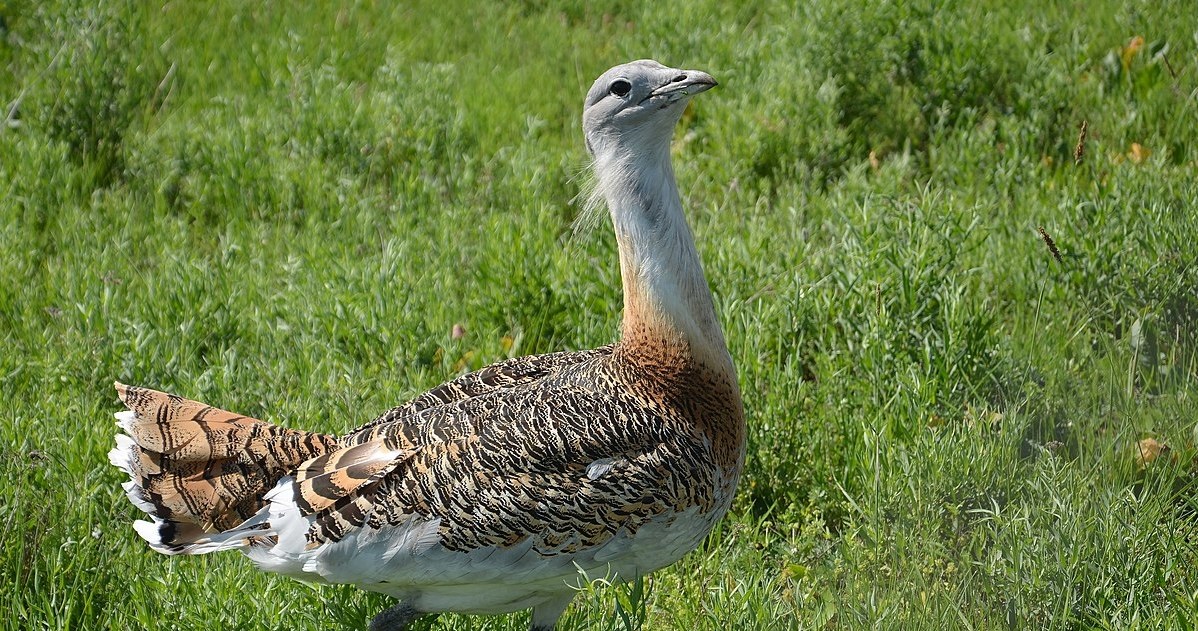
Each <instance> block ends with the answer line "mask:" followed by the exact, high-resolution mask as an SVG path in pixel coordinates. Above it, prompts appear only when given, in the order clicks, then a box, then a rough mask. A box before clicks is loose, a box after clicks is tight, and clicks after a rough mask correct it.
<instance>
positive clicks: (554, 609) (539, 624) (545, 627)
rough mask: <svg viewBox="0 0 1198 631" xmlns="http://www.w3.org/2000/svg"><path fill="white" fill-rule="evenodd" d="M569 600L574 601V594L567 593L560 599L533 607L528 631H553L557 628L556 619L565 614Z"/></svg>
mask: <svg viewBox="0 0 1198 631" xmlns="http://www.w3.org/2000/svg"><path fill="white" fill-rule="evenodd" d="M571 600H574V592H568V593H566V594H565V595H563V596H561V597H560V598H555V599H553V600H548V601H545V602H543V603H541V604H539V605H537V606H536V607H533V608H532V623H531V624H529V625H528V631H553V629H554V628H555V627H556V626H557V619H558V618H561V617H562V614H563V613H565V611H566V607H568V606H570V601H571Z"/></svg>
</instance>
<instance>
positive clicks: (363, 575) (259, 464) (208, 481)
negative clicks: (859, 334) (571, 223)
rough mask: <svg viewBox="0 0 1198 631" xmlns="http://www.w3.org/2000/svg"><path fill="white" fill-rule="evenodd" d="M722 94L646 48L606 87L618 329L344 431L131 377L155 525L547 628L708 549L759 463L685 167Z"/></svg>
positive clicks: (394, 612)
mask: <svg viewBox="0 0 1198 631" xmlns="http://www.w3.org/2000/svg"><path fill="white" fill-rule="evenodd" d="M714 85H716V82H715V80H714V79H712V78H711V76H710V75H708V74H706V73H703V72H699V71H695V70H677V69H674V68H667V67H665V66H663V65H661V64H659V63H657V62H655V61H648V60H642V61H634V62H632V63H628V64H624V65H621V66H616V67H615V68H612V69H611V70H608V71H607V72H605V73H603V75H602V76H601V77H599V79H598V80H597V81H595V84H594V85H593V86H592V87H591V90H590V92H589V93H588V94H587V97H586V103H585V108H584V112H583V117H582V122H583V130H584V133H585V136H586V146H587V150H588V151H589V152H590V154H591V157H592V158H593V159H594V170H595V175H596V176H597V186H596V191H595V195H596V196H597V199H602V200H605V201H606V202H607V206H608V208H609V210H610V211H611V217H612V222H613V224H614V225H615V230H616V239H617V241H618V243H619V253H620V271H621V274H622V277H623V285H624V287H623V289H624V323H623V332H622V335H621V337H620V340H619V341H618V342H616V343H615V344H612V345H609V346H605V347H603V348H598V349H595V350H589V351H578V352H562V353H553V354H549V355H538V356H532V357H521V358H518V359H510V360H506V361H502V362H499V363H497V364H494V365H491V366H488V367H486V368H483V369H482V370H479V371H477V372H473V373H470V374H467V375H463V376H461V377H459V378H457V379H454V380H453V381H450V382H448V383H446V384H443V385H441V386H438V387H436V388H434V389H432V390H430V391H428V392H426V393H424V394H422V395H420V396H419V397H416V398H415V399H413V400H412V401H410V402H408V403H406V404H404V405H401V406H399V407H397V408H395V409H392V410H390V411H388V412H386V413H385V414H383V415H382V416H380V417H378V418H376V419H375V420H373V421H371V422H369V423H367V424H366V425H363V426H362V427H360V428H358V429H356V430H354V431H352V432H350V433H349V434H346V435H345V436H343V437H341V438H337V437H335V436H330V435H324V434H316V433H312V432H305V431H300V430H292V429H284V428H282V427H278V426H274V425H271V424H268V423H264V422H262V421H259V420H255V419H252V418H247V417H244V416H238V415H236V414H232V413H230V412H225V411H223V410H219V409H216V408H213V407H210V406H207V405H204V404H202V403H197V402H194V401H189V400H186V399H182V398H180V397H177V396H174V395H168V394H164V393H161V392H157V391H154V390H149V389H145V388H137V387H133V386H125V385H122V384H119V383H118V384H117V385H116V389H117V393H118V394H119V395H120V398H121V400H122V401H124V403H125V405H126V406H128V408H129V409H128V410H127V411H125V412H121V413H119V414H117V415H116V416H117V419H118V420H119V423H118V425H119V426H120V428H121V429H122V430H124V432H125V433H122V434H118V435H117V445H116V447H115V448H114V449H113V450H112V452H111V453H110V454H109V458H110V460H111V461H112V463H113V464H114V465H116V466H118V467H120V468H121V469H123V470H124V471H125V472H127V473H128V474H129V476H130V478H131V480H130V481H129V482H127V483H125V485H124V486H125V490H126V491H127V494H128V496H129V499H130V500H131V501H132V502H133V503H134V504H135V505H136V506H137V507H138V508H140V509H141V510H143V511H145V512H146V513H148V514H149V515H150V518H151V520H152V521H139V522H136V523H135V524H134V527H135V528H136V530H137V532H138V534H140V535H141V536H142V537H143V538H145V539H146V541H148V542H149V543H150V546H151V547H153V548H154V549H155V550H157V551H159V552H163V553H166V554H201V553H206V552H215V551H218V550H232V549H236V550H241V551H242V553H244V554H245V555H246V556H248V557H249V558H250V559H251V560H252V561H253V562H254V563H255V564H257V565H258V567H259V568H261V569H263V570H267V571H271V572H278V573H280V574H286V575H288V576H292V577H295V578H299V579H303V580H308V581H319V582H328V583H352V584H356V585H358V586H360V587H362V588H363V589H368V590H371V591H376V592H381V593H384V594H389V595H391V596H394V597H395V598H397V599H398V600H399V603H398V604H397V605H395V606H394V607H392V608H390V609H388V610H386V611H384V612H382V613H380V614H379V615H378V616H377V617H375V619H374V620H373V621H372V622H371V625H370V626H371V629H403V628H404V627H406V626H407V625H408V623H409V622H411V621H412V620H414V619H416V618H417V617H419V616H421V615H422V614H425V613H433V612H442V611H456V612H464V613H481V614H489V613H502V612H509V611H516V610H519V609H525V608H528V607H532V608H533V614H532V626H531V628H532V629H533V630H534V631H546V630H549V629H552V628H553V627H554V625H555V624H556V622H557V620H558V618H559V617H560V616H561V614H562V612H563V611H565V609H566V606H567V605H568V604H569V603H570V600H571V599H572V598H573V597H574V594H575V593H576V591H577V585H578V581H579V577H580V574H581V573H585V574H587V575H590V576H618V577H620V578H624V579H630V578H633V577H637V576H643V575H645V574H646V573H649V572H652V571H654V570H656V569H658V568H661V567H664V566H666V565H669V564H670V563H673V562H674V561H676V560H678V559H679V558H680V557H682V555H684V554H686V553H687V552H689V551H690V550H693V549H694V548H695V547H696V546H697V545H698V544H699V542H700V541H701V540H702V539H703V537H704V536H706V535H707V533H708V532H709V531H710V530H711V528H712V526H713V525H714V524H715V523H716V521H718V520H719V519H720V518H721V517H722V516H723V515H724V513H725V512H726V511H727V510H728V506H729V503H730V502H731V501H732V496H733V493H734V491H735V490H736V483H737V480H738V478H739V477H740V471H741V467H742V466H743V463H744V454H745V422H744V412H743V410H742V406H741V398H740V392H739V390H738V388H737V383H736V372H735V369H734V367H733V365H732V359H731V357H730V355H729V354H728V349H727V346H726V344H725V342H724V336H723V333H722V332H721V331H720V326H719V323H718V321H717V319H716V314H715V309H714V307H713V304H712V299H711V292H710V290H709V289H708V286H707V280H706V278H705V277H704V276H703V270H702V267H701V265H700V263H699V256H698V253H697V252H696V251H695V245H694V238H693V237H692V236H691V232H690V228H688V227H687V224H686V220H685V218H684V217H683V213H682V205H681V201H680V199H679V196H678V188H677V185H676V184H675V181H674V172H673V168H672V166H671V164H670V139H671V137H672V135H673V130H674V127H675V125H676V123H677V122H678V120H679V118H680V116H681V115H682V111H683V109H684V108H685V107H686V104H687V102H688V101H689V100H690V97H692V96H694V95H695V94H698V93H700V92H703V91H705V90H708V89H710V88H711V87H712V86H714ZM580 571H581V572H580Z"/></svg>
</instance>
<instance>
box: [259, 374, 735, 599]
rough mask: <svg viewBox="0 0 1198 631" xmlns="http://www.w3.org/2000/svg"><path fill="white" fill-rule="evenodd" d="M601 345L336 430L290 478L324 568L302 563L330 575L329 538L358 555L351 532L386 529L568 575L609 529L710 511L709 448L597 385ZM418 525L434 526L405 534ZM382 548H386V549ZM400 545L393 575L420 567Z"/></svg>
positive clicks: (367, 535)
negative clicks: (549, 565) (535, 370)
mask: <svg viewBox="0 0 1198 631" xmlns="http://www.w3.org/2000/svg"><path fill="white" fill-rule="evenodd" d="M608 354H609V353H599V354H596V355H592V356H590V357H586V358H577V357H574V358H571V359H572V360H573V361H569V362H564V363H562V364H559V365H557V366H556V367H554V368H551V369H548V370H546V371H545V373H544V374H542V375H541V376H540V377H537V378H526V377H524V378H523V380H521V378H522V377H511V378H510V379H511V381H509V382H506V383H504V385H496V384H497V383H498V380H497V379H495V378H492V379H491V380H490V381H491V382H492V384H490V385H488V386H487V387H486V389H485V391H483V392H481V393H479V394H474V395H461V396H456V398H453V399H452V400H451V401H449V402H446V403H442V404H440V405H433V404H427V403H428V402H429V400H430V399H429V398H428V397H431V396H440V395H432V393H429V394H426V395H423V396H422V397H421V399H424V401H425V403H426V404H425V405H424V406H423V407H418V406H412V407H406V406H405V408H397V409H404V410H407V411H406V412H404V413H403V414H402V415H396V417H395V418H393V419H391V420H389V421H387V422H378V421H376V422H375V423H372V424H370V425H367V426H366V427H365V428H364V430H359V432H362V431H365V434H360V433H359V432H355V433H354V434H351V435H350V436H349V437H348V438H351V439H353V438H361V437H362V436H363V435H369V437H370V438H368V439H365V440H364V442H353V440H347V441H345V442H348V443H352V444H349V445H346V446H343V447H342V448H341V449H339V450H338V451H335V452H333V453H332V454H328V455H326V456H322V457H320V458H317V459H314V460H313V461H309V462H308V463H305V464H304V465H303V466H302V467H301V472H300V474H299V475H297V476H296V478H295V482H294V483H293V484H294V498H295V504H296V505H298V507H299V508H300V511H301V513H302V514H303V515H304V516H305V517H306V519H305V523H306V524H307V531H306V533H305V538H306V542H305V548H306V549H307V550H309V551H311V552H312V557H311V558H312V559H316V558H323V559H324V561H323V562H324V563H326V564H327V565H326V566H324V567H321V563H318V562H314V561H312V560H309V561H308V562H307V565H306V566H305V570H306V571H312V572H317V573H319V574H322V575H325V576H330V574H331V573H334V572H338V570H337V569H335V568H334V567H332V565H333V563H334V562H333V558H335V557H336V556H337V554H340V553H341V552H340V551H344V550H345V549H346V545H340V546H338V543H339V542H345V543H348V542H351V541H356V543H353V545H352V546H350V548H352V549H353V550H355V551H359V549H360V548H361V546H362V545H365V544H363V543H362V542H363V541H368V540H369V541H376V540H378V539H379V538H380V537H387V536H392V537H393V538H395V539H404V540H405V541H406V540H408V539H411V541H412V545H413V546H415V545H416V542H417V540H418V541H419V545H420V546H426V547H427V546H435V547H437V548H438V549H439V550H441V551H452V552H463V553H479V554H484V555H486V556H491V555H493V554H495V553H496V551H506V550H522V551H523V552H522V553H521V554H525V553H528V552H531V553H534V554H535V556H537V557H539V558H541V559H544V558H546V557H554V556H556V557H559V558H561V559H562V560H563V562H564V563H565V564H566V566H568V568H569V569H570V571H573V570H572V566H570V561H569V559H570V558H572V556H573V555H575V554H577V553H579V552H582V551H586V550H592V551H593V550H597V549H598V548H600V547H602V546H603V545H604V544H605V543H606V542H608V541H610V540H611V539H612V538H614V537H616V535H617V533H626V534H634V533H635V532H636V531H637V530H638V529H639V528H640V527H642V526H643V525H645V524H647V523H649V522H650V521H652V520H654V519H655V518H656V517H658V516H661V515H663V514H669V513H681V512H683V511H686V510H688V509H690V508H692V507H696V506H698V507H699V508H700V509H701V510H702V508H703V507H704V506H706V507H711V506H712V505H713V504H715V503H716V502H717V500H716V499H715V498H714V497H713V496H714V490H715V488H716V482H715V480H714V479H710V478H713V474H712V470H713V468H712V467H711V466H710V450H709V445H706V444H705V443H704V441H703V440H702V438H701V437H699V436H697V435H696V434H695V433H694V432H693V431H691V430H690V429H689V428H688V425H687V424H686V423H683V422H681V420H680V419H678V418H675V417H674V416H672V415H671V414H670V413H668V412H666V411H664V409H661V408H654V407H653V406H651V405H646V404H645V403H644V402H643V401H639V400H636V399H634V398H633V397H632V396H631V395H630V394H628V392H627V389H626V388H622V387H616V386H615V384H614V383H611V385H610V386H609V387H604V384H605V379H603V378H602V375H603V374H604V372H603V366H605V365H606V358H607V356H608ZM502 366H503V365H502V364H501V365H498V367H502ZM496 368H497V367H491V369H496ZM491 369H483V370H482V371H479V372H478V373H472V375H473V376H472V375H467V377H472V378H471V379H467V380H466V383H479V384H482V383H484V382H485V380H484V377H485V376H486V375H487V374H488V371H489V370H491ZM492 374H496V373H492ZM497 374H505V373H503V371H502V369H501V370H500V372H499V373H497ZM506 374H512V373H506ZM517 374H518V375H524V376H526V375H528V374H531V371H523V372H519V373H517ZM608 383H610V382H608ZM447 385H449V384H447ZM445 387H446V386H442V388H445ZM465 387H466V386H461V385H459V386H456V387H455V388H456V389H454V390H453V391H454V392H459V393H460V392H463V391H464V388H465ZM418 400H420V399H418ZM386 416H387V415H384V417H386ZM381 418H383V417H381ZM704 463H706V464H704ZM281 495H284V496H285V495H286V494H281ZM421 524H422V525H428V527H429V528H433V527H434V526H435V529H434V530H431V531H427V532H425V531H421V532H422V533H423V534H421V535H420V536H418V537H413V536H410V535H409V533H411V532H412V531H413V530H414V529H416V528H417V526H415V525H421ZM388 532H391V533H394V534H393V535H386V534H385V533H388ZM404 545H407V544H404ZM388 546H389V547H388ZM388 546H385V549H386V553H385V556H386V558H391V557H392V556H394V555H396V553H397V552H396V550H394V548H395V545H394V544H388ZM292 548H293V549H294V546H292ZM334 549H335V550H338V551H339V552H338V553H337V554H333V553H332V552H331V551H332V550H334ZM326 552H328V553H326ZM407 552H408V553H409V554H408V555H407V556H404V555H401V556H404V558H406V559H408V563H406V564H405V567H404V570H403V571H404V572H405V573H411V572H420V571H425V570H422V569H421V568H419V567H417V566H418V565H419V564H418V563H415V564H413V563H412V562H411V558H412V557H411V554H410V553H412V552H413V551H412V550H408V551H407ZM357 553H358V552H355V554H357ZM496 558H497V559H505V558H507V557H505V556H504V554H498V555H497V557H496ZM376 561H377V557H376ZM496 562H499V561H498V560H497V561H496ZM383 565H386V564H383V563H379V562H376V563H375V564H374V567H373V568H372V571H375V572H377V571H379V569H378V568H381V567H382V566H383ZM541 565H543V564H541ZM477 570H478V568H477V567H475V568H473V569H472V570H471V571H477ZM338 580H344V579H338ZM440 580H450V579H448V578H447V577H445V576H441V577H440Z"/></svg>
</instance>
